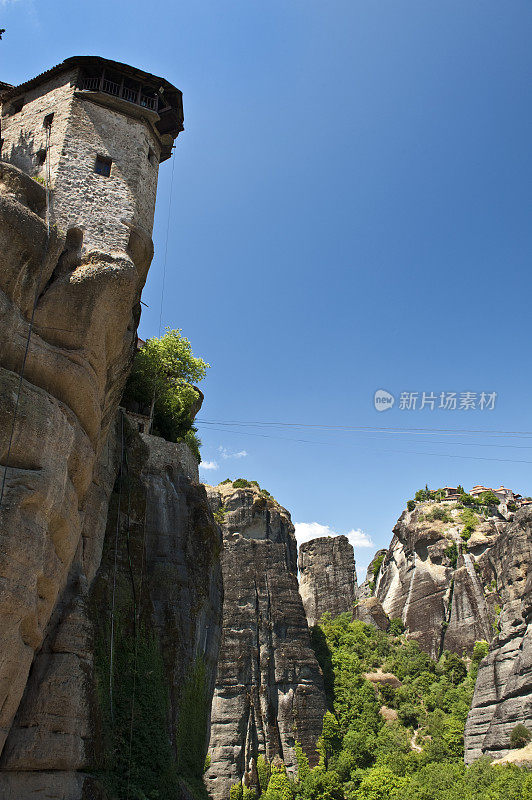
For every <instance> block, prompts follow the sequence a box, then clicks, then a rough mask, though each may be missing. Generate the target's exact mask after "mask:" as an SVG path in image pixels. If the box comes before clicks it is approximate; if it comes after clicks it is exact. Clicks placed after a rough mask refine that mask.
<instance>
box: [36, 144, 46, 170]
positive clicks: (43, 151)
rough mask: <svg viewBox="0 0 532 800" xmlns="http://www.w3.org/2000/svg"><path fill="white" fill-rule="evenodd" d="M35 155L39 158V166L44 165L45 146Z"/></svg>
mask: <svg viewBox="0 0 532 800" xmlns="http://www.w3.org/2000/svg"><path fill="white" fill-rule="evenodd" d="M35 157H36V159H37V166H38V167H42V165H43V164H44V162H45V161H46V148H44V149H43V150H37V153H36V156H35Z"/></svg>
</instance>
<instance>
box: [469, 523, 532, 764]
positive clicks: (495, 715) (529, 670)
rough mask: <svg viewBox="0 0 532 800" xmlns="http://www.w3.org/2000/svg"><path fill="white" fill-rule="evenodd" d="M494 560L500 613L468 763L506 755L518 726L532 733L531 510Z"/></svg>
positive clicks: (497, 546) (479, 687)
mask: <svg viewBox="0 0 532 800" xmlns="http://www.w3.org/2000/svg"><path fill="white" fill-rule="evenodd" d="M489 559H490V562H491V565H492V567H493V570H494V574H495V580H496V582H497V590H498V594H499V597H500V609H501V610H500V614H499V616H498V620H497V628H498V630H497V633H496V635H495V637H494V638H493V641H492V642H491V645H490V651H489V653H488V655H487V656H486V658H485V659H484V660H483V661H482V662H481V664H480V669H479V673H478V678H477V683H476V686H475V694H474V697H473V703H472V707H471V711H470V712H469V716H468V719H467V724H466V731H465V755H466V762H471V761H473V760H474V759H475V758H478V757H479V756H480V755H482V754H483V753H487V754H488V755H491V756H494V757H495V758H499V757H504V756H506V755H507V753H508V750H509V743H510V742H509V740H510V734H511V732H512V729H513V728H514V727H515V725H517V724H518V723H522V724H524V725H526V726H527V727H528V728H529V729H530V728H532V602H531V597H532V594H531V593H532V572H531V571H530V564H531V563H532V511H530V510H526V509H523V510H521V511H518V512H517V514H516V516H515V519H514V521H513V522H512V523H510V524H509V525H508V528H507V530H506V531H505V532H504V534H503V535H501V536H500V537H499V538H498V540H497V541H496V542H495V543H494V546H493V547H492V548H491V551H490V554H489Z"/></svg>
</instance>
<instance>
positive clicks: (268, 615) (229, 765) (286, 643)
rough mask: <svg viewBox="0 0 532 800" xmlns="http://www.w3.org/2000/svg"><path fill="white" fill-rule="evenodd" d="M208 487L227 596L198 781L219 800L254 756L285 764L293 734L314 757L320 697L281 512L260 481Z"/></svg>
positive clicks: (291, 761) (249, 772)
mask: <svg viewBox="0 0 532 800" xmlns="http://www.w3.org/2000/svg"><path fill="white" fill-rule="evenodd" d="M207 491H208V494H209V498H210V501H211V504H212V507H213V509H214V512H215V516H216V517H217V518H218V519H219V520H220V522H221V527H222V530H223V538H224V546H223V577H224V592H225V599H224V616H223V638H222V646H221V650H220V661H219V665H218V673H217V677H216V687H215V694H214V700H213V706H212V720H211V725H212V730H211V741H210V748H209V751H210V755H211V766H210V768H209V770H208V771H207V774H206V783H207V787H208V789H209V792H210V793H211V795H212V796H213V797H214V798H216V799H217V800H218V799H219V800H225V798H228V797H229V788H230V786H231V784H233V783H235V782H237V781H239V780H241V779H244V780H245V781H246V782H247V783H249V784H251V785H256V783H257V775H256V758H257V756H258V755H259V754H262V755H264V756H265V757H266V758H267V759H269V760H272V759H273V758H274V757H276V756H278V757H280V758H281V759H282V760H283V761H284V763H285V764H286V765H287V767H288V769H289V770H292V769H293V767H294V765H295V753H294V745H295V741H296V740H297V741H299V742H300V743H301V745H302V747H303V750H304V751H305V752H306V753H307V755H308V756H309V759H310V761H311V763H316V752H315V746H316V741H317V738H318V737H319V735H320V733H321V728H322V721H323V716H324V713H325V695H324V688H323V679H322V675H321V671H320V668H319V666H318V663H317V661H316V658H315V656H314V653H313V651H312V649H311V646H310V636H309V630H308V626H307V622H306V618H305V612H304V609H303V604H302V602H301V597H300V595H299V592H298V585H297V551H296V541H295V537H294V527H293V525H292V522H291V520H290V515H289V513H288V512H287V511H286V510H285V509H284V508H282V507H281V506H280V505H279V504H278V503H277V502H276V501H275V500H273V498H271V497H270V496H269V495H267V494H266V493H264V492H261V491H260V490H259V489H258V488H254V487H251V488H240V489H235V488H233V486H232V484H231V483H226V484H220V485H219V486H217V487H214V488H209V487H208V488H207Z"/></svg>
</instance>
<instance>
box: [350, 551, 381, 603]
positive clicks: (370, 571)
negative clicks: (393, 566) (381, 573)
mask: <svg viewBox="0 0 532 800" xmlns="http://www.w3.org/2000/svg"><path fill="white" fill-rule="evenodd" d="M386 552H387V551H386V549H384V548H382V549H381V550H377V552H376V553H375V555H374V556H373V558H372V559H371V563H370V564H369V566H368V568H367V570H366V578H365V580H364V582H363V583H361V584H360V586H359V587H358V589H357V596H358V597H359V598H364V597H372V596H373V591H374V589H375V575H374V573H375V571H376V570H378V565H380V564H381V563H382V560H383V559H384V556H385V555H386Z"/></svg>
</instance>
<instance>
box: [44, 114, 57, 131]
mask: <svg viewBox="0 0 532 800" xmlns="http://www.w3.org/2000/svg"><path fill="white" fill-rule="evenodd" d="M53 118H54V115H53V114H47V115H46V116H45V118H44V120H43V123H42V126H43V128H51V127H52V121H53Z"/></svg>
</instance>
